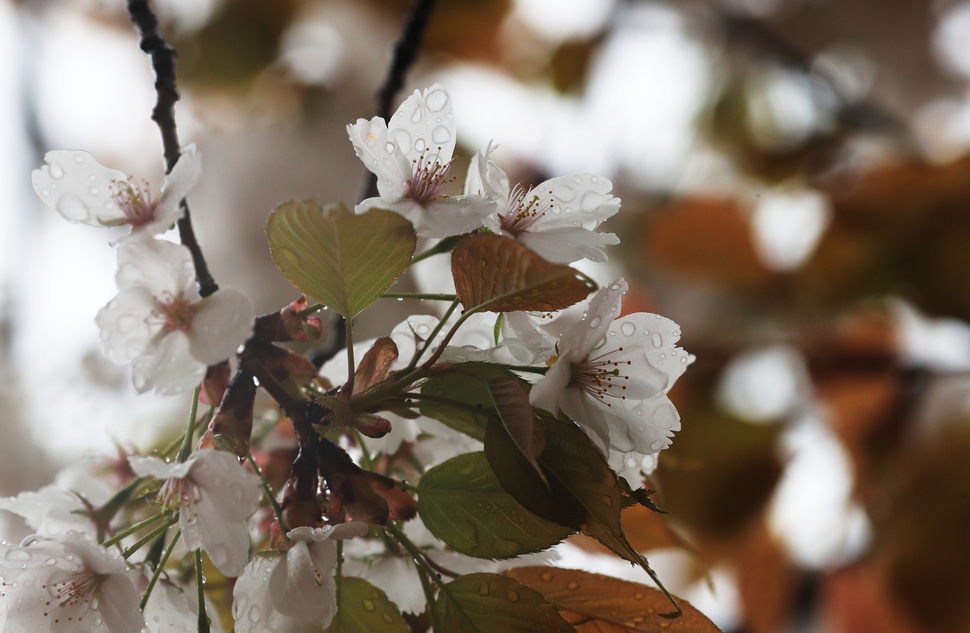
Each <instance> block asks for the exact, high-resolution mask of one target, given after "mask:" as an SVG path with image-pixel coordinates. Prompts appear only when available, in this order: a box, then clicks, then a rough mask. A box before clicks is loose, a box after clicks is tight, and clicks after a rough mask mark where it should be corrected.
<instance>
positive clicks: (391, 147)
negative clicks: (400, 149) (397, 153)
mask: <svg viewBox="0 0 970 633" xmlns="http://www.w3.org/2000/svg"><path fill="white" fill-rule="evenodd" d="M394 147H395V145H394V143H391V142H390V141H388V143H387V145H385V146H384V149H386V150H387V153H388V154H392V153H394Z"/></svg>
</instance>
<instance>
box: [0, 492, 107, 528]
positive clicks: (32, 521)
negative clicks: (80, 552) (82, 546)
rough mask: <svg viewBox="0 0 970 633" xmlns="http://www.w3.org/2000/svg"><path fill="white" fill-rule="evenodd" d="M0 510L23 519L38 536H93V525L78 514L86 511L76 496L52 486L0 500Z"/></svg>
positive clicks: (86, 518) (89, 520)
mask: <svg viewBox="0 0 970 633" xmlns="http://www.w3.org/2000/svg"><path fill="white" fill-rule="evenodd" d="M0 509H3V510H7V511H9V512H13V513H14V514H17V515H19V516H21V517H23V518H24V520H25V521H26V523H27V525H28V526H30V527H31V529H33V530H34V532H36V533H37V534H40V535H42V536H60V535H64V534H66V533H67V532H70V531H78V532H82V531H83V532H89V533H90V534H91V536H94V533H95V525H94V522H93V521H92V520H91V519H89V518H88V517H86V516H84V515H82V514H78V511H79V510H85V509H86V508H85V507H84V505H83V504H82V503H81V500H80V499H78V497H77V495H75V494H74V493H72V492H69V491H67V490H62V489H60V488H58V487H57V486H54V485H50V486H44V487H43V488H41V489H40V490H38V491H36V492H33V491H29V492H21V493H20V494H19V495H17V496H16V497H3V498H0Z"/></svg>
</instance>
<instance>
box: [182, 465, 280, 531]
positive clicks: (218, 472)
mask: <svg viewBox="0 0 970 633" xmlns="http://www.w3.org/2000/svg"><path fill="white" fill-rule="evenodd" d="M193 457H194V458H195V459H194V461H193V466H192V471H191V477H192V480H193V481H194V482H195V483H196V484H197V485H198V486H199V487H201V488H202V489H203V490H205V491H206V493H207V494H208V495H209V496H210V497H211V498H212V503H213V505H214V506H215V507H216V508H217V510H218V512H219V514H220V516H221V517H222V518H223V519H224V520H227V521H242V520H243V519H246V518H248V517H249V516H250V515H252V514H253V512H256V509H257V508H259V501H260V499H261V498H262V494H263V489H262V485H261V484H260V481H259V477H258V476H257V475H255V474H253V473H251V472H249V471H248V470H246V469H245V468H244V467H243V466H242V464H240V463H239V458H238V457H236V455H235V454H233V453H230V452H228V451H216V450H200V451H196V452H195V453H193Z"/></svg>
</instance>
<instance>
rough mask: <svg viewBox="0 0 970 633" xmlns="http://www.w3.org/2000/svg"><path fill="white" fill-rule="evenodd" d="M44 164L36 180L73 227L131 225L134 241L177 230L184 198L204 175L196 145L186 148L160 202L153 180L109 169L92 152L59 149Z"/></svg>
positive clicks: (45, 198) (36, 186) (42, 195)
mask: <svg viewBox="0 0 970 633" xmlns="http://www.w3.org/2000/svg"><path fill="white" fill-rule="evenodd" d="M44 160H45V161H46V163H47V164H46V165H44V166H43V167H41V168H40V169H35V170H34V171H33V173H31V176H30V180H31V183H32V184H33V186H34V191H35V192H37V195H38V196H40V199H41V200H43V201H44V202H45V203H46V204H47V205H48V206H50V207H52V208H53V209H55V210H56V211H57V212H58V213H60V214H61V215H63V216H64V217H65V218H66V219H68V220H70V221H71V222H80V223H83V224H90V225H91V226H123V225H128V226H130V227H131V234H130V235H131V236H135V235H156V234H158V233H163V232H165V231H166V230H168V229H169V228H171V226H172V225H173V224H174V223H175V222H176V221H177V220H178V219H180V218H181V217H182V208H181V202H182V199H183V198H185V197H186V196H187V195H188V194H189V192H190V191H192V189H193V188H194V187H195V185H196V184H198V182H199V178H200V176H201V161H200V160H199V155H198V153H197V152H196V150H195V145H189V146H188V147H186V148H185V150H184V151H183V153H182V156H181V157H179V159H178V162H176V163H175V166H174V167H173V168H172V171H171V173H169V174H168V175H167V176H165V182H164V184H163V185H162V189H161V191H160V192H159V194H158V196H156V197H153V196H152V189H151V186H150V185H149V184H148V182H147V181H144V180H142V181H138V180H136V179H135V178H134V177H132V176H128V175H126V174H124V173H122V172H120V171H117V170H115V169H109V168H107V167H104V166H102V165H101V164H100V163H98V161H97V160H95V159H94V157H93V156H91V154H88V153H87V152H82V151H74V150H56V151H53V152H47V154H46V155H45V156H44Z"/></svg>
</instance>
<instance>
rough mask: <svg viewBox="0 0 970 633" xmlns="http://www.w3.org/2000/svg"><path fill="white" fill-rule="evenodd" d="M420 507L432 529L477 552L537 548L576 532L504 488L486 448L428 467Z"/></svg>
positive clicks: (507, 553)
mask: <svg viewBox="0 0 970 633" xmlns="http://www.w3.org/2000/svg"><path fill="white" fill-rule="evenodd" d="M418 513H419V514H420V515H421V520H422V521H424V524H425V525H426V526H427V527H428V529H429V530H431V533H432V534H434V535H435V536H436V537H438V538H439V539H441V540H442V541H444V542H445V543H447V544H448V545H449V546H451V547H452V548H453V549H455V550H456V551H458V552H461V553H462V554H467V555H469V556H476V557H478V558H491V559H499V558H512V557H514V556H518V555H520V554H527V553H530V552H538V551H541V550H544V549H546V548H548V547H551V546H553V545H555V544H556V543H558V542H560V541H561V540H562V539H564V538H566V537H567V536H569V535H570V534H571V533H572V532H573V531H572V530H571V529H569V528H566V527H563V526H561V525H558V524H556V523H553V522H551V521H546V520H545V519H542V518H540V517H537V516H536V515H534V514H532V513H531V512H529V511H528V510H526V509H525V508H523V507H522V505H521V504H519V502H517V501H516V500H515V499H514V498H513V497H512V496H511V495H509V493H507V492H506V491H505V489H504V488H502V485H501V484H500V483H499V481H498V479H497V478H496V477H495V473H493V472H492V468H491V467H490V466H489V464H488V460H487V459H486V458H485V454H484V453H468V454H465V455H459V456H458V457H454V458H452V459H449V460H448V461H446V462H444V463H443V464H440V465H438V466H435V467H434V468H432V469H431V470H429V471H428V472H426V473H425V474H424V475H423V476H422V477H421V484H420V490H419V492H418Z"/></svg>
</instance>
